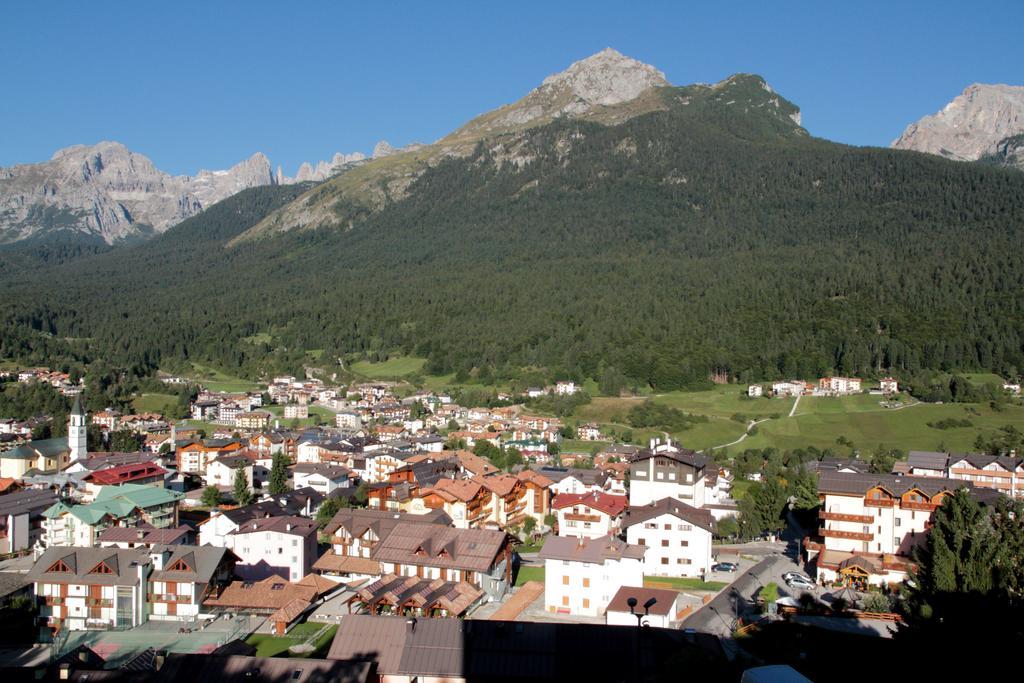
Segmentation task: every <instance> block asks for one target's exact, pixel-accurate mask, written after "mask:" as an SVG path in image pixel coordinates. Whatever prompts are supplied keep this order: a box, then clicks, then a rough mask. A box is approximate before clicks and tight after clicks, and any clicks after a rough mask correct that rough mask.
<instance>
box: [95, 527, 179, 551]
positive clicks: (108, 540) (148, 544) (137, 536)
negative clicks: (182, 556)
mask: <svg viewBox="0 0 1024 683" xmlns="http://www.w3.org/2000/svg"><path fill="white" fill-rule="evenodd" d="M96 541H97V545H98V546H99V547H100V548H124V549H126V550H130V549H132V548H152V547H153V546H157V545H195V544H196V534H195V531H193V530H192V527H190V526H188V525H187V524H182V525H180V526H176V527H166V528H164V529H157V528H156V527H154V526H152V525H150V524H145V523H143V524H140V525H138V526H136V527H126V526H112V527H108V528H106V529H104V530H103V531H101V532H100V533H99V536H97V537H96Z"/></svg>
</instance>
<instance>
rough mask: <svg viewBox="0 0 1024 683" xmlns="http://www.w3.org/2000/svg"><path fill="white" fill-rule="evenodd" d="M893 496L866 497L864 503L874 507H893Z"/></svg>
mask: <svg viewBox="0 0 1024 683" xmlns="http://www.w3.org/2000/svg"><path fill="white" fill-rule="evenodd" d="M892 504H893V500H892V498H865V499H864V505H866V506H867V507H872V508H891V507H892Z"/></svg>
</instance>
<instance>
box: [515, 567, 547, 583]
mask: <svg viewBox="0 0 1024 683" xmlns="http://www.w3.org/2000/svg"><path fill="white" fill-rule="evenodd" d="M527 581H540V582H541V583H544V567H520V568H519V573H518V574H516V585H517V586H522V585H523V584H524V583H526V582H527Z"/></svg>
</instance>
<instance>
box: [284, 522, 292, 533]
mask: <svg viewBox="0 0 1024 683" xmlns="http://www.w3.org/2000/svg"><path fill="white" fill-rule="evenodd" d="M284 530H285V531H291V530H292V523H291V522H288V523H287V524H285V525H284Z"/></svg>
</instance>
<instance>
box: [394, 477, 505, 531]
mask: <svg viewBox="0 0 1024 683" xmlns="http://www.w3.org/2000/svg"><path fill="white" fill-rule="evenodd" d="M492 495H493V494H492V492H491V491H490V490H489V489H487V488H484V486H482V485H481V484H480V483H479V482H476V481H473V480H471V479H447V478H445V479H439V480H438V481H436V482H435V483H434V484H433V485H431V486H428V487H424V488H420V489H418V491H417V492H416V498H415V499H414V500H413V501H412V503H411V505H410V506H409V510H410V511H411V512H413V513H414V514H421V513H423V512H428V511H431V510H443V511H444V512H445V513H446V514H447V515H448V516H449V517H451V519H452V522H453V524H454V525H455V526H456V527H458V528H459V529H470V528H474V527H478V526H480V525H482V524H484V523H485V522H486V521H488V520H489V519H490V508H489V507H488V506H489V505H490V503H491V497H492Z"/></svg>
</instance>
